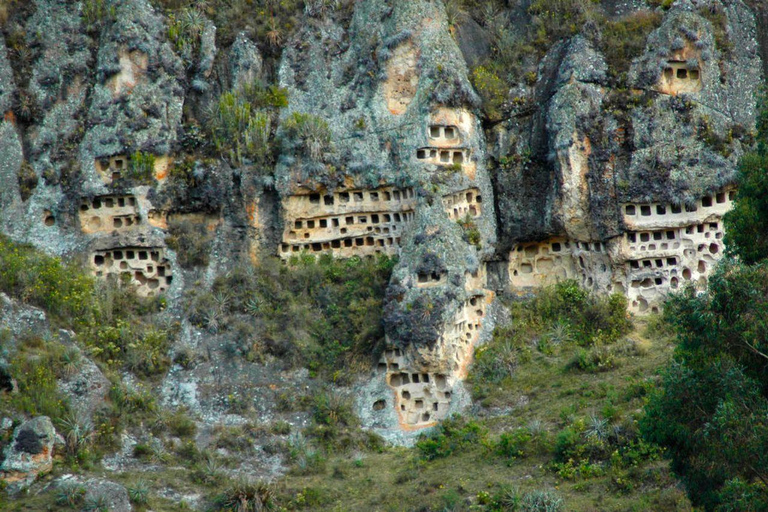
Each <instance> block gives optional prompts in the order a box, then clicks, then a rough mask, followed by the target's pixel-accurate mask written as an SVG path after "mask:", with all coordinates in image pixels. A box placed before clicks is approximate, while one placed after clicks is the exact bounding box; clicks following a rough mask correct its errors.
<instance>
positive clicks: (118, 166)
mask: <svg viewBox="0 0 768 512" xmlns="http://www.w3.org/2000/svg"><path fill="white" fill-rule="evenodd" d="M94 165H95V167H96V172H97V173H98V174H99V176H100V177H101V180H102V181H103V182H104V183H105V184H107V185H108V184H110V183H113V182H115V181H117V180H119V179H120V178H121V177H122V176H123V175H124V174H125V173H126V172H128V157H127V156H126V155H112V156H105V157H101V158H97V159H96V161H95V162H94Z"/></svg>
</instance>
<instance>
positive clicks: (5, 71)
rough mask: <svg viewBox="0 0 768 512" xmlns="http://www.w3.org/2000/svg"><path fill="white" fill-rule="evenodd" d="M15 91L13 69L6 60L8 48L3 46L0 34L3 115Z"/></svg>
mask: <svg viewBox="0 0 768 512" xmlns="http://www.w3.org/2000/svg"><path fill="white" fill-rule="evenodd" d="M15 91H16V86H15V84H14V82H13V69H12V68H11V62H10V61H9V60H8V48H7V47H6V46H5V39H4V38H3V37H2V36H1V35H0V113H2V115H3V116H5V114H6V113H7V112H10V110H11V106H12V104H13V94H14V92H15Z"/></svg>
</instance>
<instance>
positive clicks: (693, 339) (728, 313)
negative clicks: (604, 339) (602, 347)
mask: <svg viewBox="0 0 768 512" xmlns="http://www.w3.org/2000/svg"><path fill="white" fill-rule="evenodd" d="M766 142H768V110H766V109H765V108H764V105H763V108H762V109H761V111H760V115H759V118H758V145H757V148H756V150H755V151H754V152H752V153H748V154H746V155H745V156H744V157H743V158H742V161H741V165H740V168H739V187H740V188H739V194H738V196H737V199H736V203H735V206H734V209H733V210H732V211H731V212H729V213H728V214H727V215H726V216H725V225H726V229H727V235H726V244H727V250H728V252H729V253H730V254H731V255H732V256H736V257H737V258H738V261H733V260H726V261H725V262H723V263H721V264H720V266H719V267H718V268H717V270H716V271H715V273H714V275H713V276H712V277H711V278H710V280H709V291H708V293H706V294H697V293H696V292H695V290H694V289H693V288H687V289H685V290H684V291H683V292H682V293H681V294H679V295H677V296H675V297H673V298H672V300H671V301H669V302H668V304H667V305H666V307H665V317H666V319H667V322H668V323H669V324H670V325H671V326H673V327H674V328H675V332H676V334H677V340H678V346H677V349H676V351H675V361H674V363H673V364H671V365H669V366H668V367H667V368H666V369H665V370H664V373H663V386H662V387H661V388H660V389H659V390H658V391H657V392H656V393H654V394H653V397H652V399H651V401H650V403H649V404H648V406H647V407H646V416H645V418H643V420H642V423H641V426H642V430H643V432H644V435H645V437H646V438H647V439H649V440H651V441H653V442H656V443H659V444H660V445H662V446H665V447H667V448H668V450H669V455H670V457H671V459H672V467H673V468H674V470H675V472H676V473H677V474H679V475H680V477H681V479H682V480H683V482H684V483H685V485H686V488H687V489H688V494H689V496H690V497H691V500H692V501H693V502H694V504H695V505H700V506H702V507H703V508H704V509H705V510H717V511H732V510H734V511H735V510H764V509H766V508H768V472H766V470H765V468H766V467H768V458H766V457H767V456H766V453H768V378H766V375H768V363H767V362H766V361H768V355H766V354H768V324H766V320H765V319H766V318H768V315H767V314H768V300H766V297H768V263H766V261H765V258H766V257H768V238H766V228H768V202H767V201H766V199H765V194H766V191H768V182H767V181H766V170H768V146H767V145H766Z"/></svg>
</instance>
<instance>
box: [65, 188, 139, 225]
mask: <svg viewBox="0 0 768 512" xmlns="http://www.w3.org/2000/svg"><path fill="white" fill-rule="evenodd" d="M78 216H79V219H80V229H82V231H83V232H84V233H97V232H112V231H122V230H125V229H129V228H131V227H134V226H138V225H140V224H141V216H140V215H139V208H138V204H137V201H136V197H135V196H133V195H105V196H97V197H94V198H92V199H83V200H82V202H81V203H80V210H79V212H78Z"/></svg>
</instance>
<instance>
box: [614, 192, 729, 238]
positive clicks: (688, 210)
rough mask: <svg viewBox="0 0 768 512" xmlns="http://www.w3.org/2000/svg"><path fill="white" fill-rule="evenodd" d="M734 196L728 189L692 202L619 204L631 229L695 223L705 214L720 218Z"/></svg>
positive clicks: (704, 216)
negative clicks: (683, 203) (684, 203)
mask: <svg viewBox="0 0 768 512" xmlns="http://www.w3.org/2000/svg"><path fill="white" fill-rule="evenodd" d="M735 198H736V191H735V190H732V189H730V190H723V191H721V192H718V193H716V194H713V195H707V196H704V197H702V198H701V199H698V200H697V201H696V202H695V203H694V204H692V205H679V204H669V203H626V204H624V205H622V213H623V215H624V224H625V225H626V226H627V228H628V229H630V230H633V231H642V230H643V228H646V227H647V228H657V227H660V226H664V225H667V226H670V227H672V226H683V225H691V224H696V223H698V222H700V221H702V220H705V219H706V218H707V217H708V216H716V217H722V216H723V215H725V213H726V212H728V211H729V210H730V209H731V208H732V207H733V200H734V199H735Z"/></svg>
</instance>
